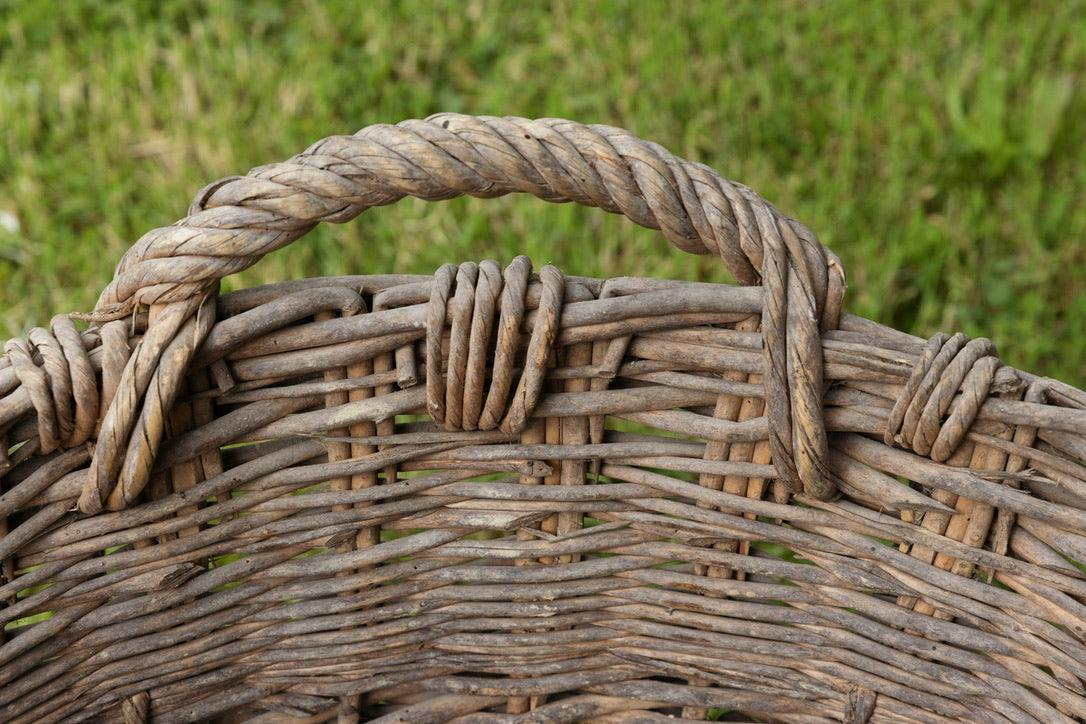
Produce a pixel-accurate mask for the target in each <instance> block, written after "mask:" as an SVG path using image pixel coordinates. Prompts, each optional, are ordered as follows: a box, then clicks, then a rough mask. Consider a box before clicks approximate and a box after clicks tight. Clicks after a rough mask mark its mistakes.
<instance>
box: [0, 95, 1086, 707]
mask: <svg viewBox="0 0 1086 724" xmlns="http://www.w3.org/2000/svg"><path fill="white" fill-rule="evenodd" d="M511 192H525V193H530V194H533V195H535V196H538V197H539V198H541V199H543V200H546V201H553V202H558V201H576V202H578V203H581V204H586V205H590V206H598V207H600V208H602V209H604V210H606V211H610V212H613V213H621V214H625V215H626V216H628V217H629V218H630V219H631V220H632V221H634V222H636V223H638V224H641V225H643V226H647V227H651V228H658V229H661V230H662V231H663V232H664V234H665V236H666V237H667V238H668V239H669V240H670V241H671V242H672V243H674V244H675V245H677V246H678V247H680V248H682V249H684V250H686V251H691V252H694V253H712V254H717V255H719V256H720V257H721V258H722V259H723V261H724V263H725V264H726V265H727V268H728V269H729V270H730V271H731V273H732V274H733V276H734V277H735V278H736V279H737V280H738V281H739V282H741V283H742V284H744V285H746V286H738V287H732V286H727V285H710V284H695V283H686V282H681V281H667V280H660V279H630V278H623V279H611V280H607V281H601V280H596V279H586V278H580V277H570V276H563V275H562V274H561V273H560V272H559V271H558V270H557V269H555V268H554V267H553V266H550V265H548V266H545V267H543V268H541V269H539V270H538V273H537V274H533V273H532V269H531V264H530V262H529V261H528V260H527V259H526V258H524V257H518V258H516V259H513V260H512V261H511V262H510V263H509V264H508V266H506V267H505V268H504V269H502V268H501V267H500V266H499V265H498V264H496V263H495V262H492V261H484V262H481V263H479V264H475V263H465V264H461V265H460V266H458V267H457V266H452V265H447V266H444V267H442V268H441V269H439V270H438V271H437V273H436V274H435V275H434V276H432V277H429V276H396V275H380V276H350V277H335V278H326V279H307V280H301V281H293V282H288V283H283V284H274V285H270V286H265V287H259V288H255V289H248V290H245V291H239V292H233V293H230V294H225V295H222V296H219V295H218V294H217V289H218V281H219V279H220V278H222V277H224V276H226V275H227V274H230V273H232V272H235V271H237V270H239V269H242V268H245V267H248V266H250V265H252V264H254V263H255V262H257V261H258V260H259V259H260V257H261V256H262V255H264V254H266V253H268V252H269V251H271V250H273V249H276V248H279V247H282V246H285V245H286V244H289V243H290V242H292V241H294V240H295V239H297V238H298V237H300V236H302V235H303V234H305V233H306V232H307V231H308V230H309V229H311V228H313V226H314V225H315V224H316V223H317V222H319V221H333V222H344V221H347V220H349V219H351V218H353V217H354V216H356V215H357V214H359V213H360V212H362V211H363V210H365V209H367V208H369V207H371V206H379V205H384V204H390V203H393V202H395V201H397V200H398V199H400V198H402V197H403V196H405V195H412V196H417V197H421V198H424V199H433V200H439V199H447V198H451V197H454V196H458V195H461V194H469V195H472V196H480V197H484V198H489V197H495V196H501V195H503V194H507V193H511ZM843 290H844V278H843V274H842V271H841V268H840V264H839V263H838V260H837V259H836V257H835V256H834V255H833V254H832V253H831V252H829V251H828V250H827V249H825V248H824V247H823V246H822V245H821V244H820V243H819V242H818V241H817V240H816V239H815V237H814V235H813V234H811V232H810V231H809V230H807V228H806V227H804V226H803V225H802V224H800V223H798V222H796V221H794V220H793V219H790V218H787V217H786V216H784V215H782V214H781V213H780V211H778V210H777V209H776V208H775V207H774V206H772V205H771V204H769V203H767V202H765V201H763V200H762V199H761V198H759V197H758V196H757V195H756V194H754V193H753V192H752V191H750V190H749V189H747V188H745V187H743V186H740V185H738V184H734V183H732V182H730V181H727V180H725V179H724V178H722V177H721V176H720V175H719V174H718V173H716V172H715V171H713V170H712V169H710V168H707V167H706V166H703V165H699V164H695V163H690V162H688V161H684V160H682V159H679V158H676V157H674V156H672V155H671V154H669V153H668V152H667V151H665V150H664V149H662V148H661V147H659V146H657V145H655V144H651V143H646V142H644V141H642V140H640V139H638V138H636V137H634V136H632V135H631V134H629V133H627V132H625V131H622V130H618V129H615V128H608V127H602V126H588V127H586V126H582V125H578V124H575V123H571V122H568V121H561V120H539V121H528V120H523V119H515V118H508V119H497V118H474V117H465V116H458V115H439V116H435V117H433V118H430V119H428V120H426V121H408V122H405V123H402V124H400V125H398V126H374V127H371V128H367V129H365V130H363V131H361V132H359V133H358V134H357V135H355V136H351V137H333V138H328V139H325V140H323V141H321V142H319V143H317V144H316V145H314V146H313V147H311V148H310V149H309V150H308V151H306V152H305V153H303V154H301V155H299V156H296V157H294V158H292V159H290V160H289V161H287V162H285V163H281V164H275V165H271V166H265V167H261V168H258V169H255V170H253V171H252V172H250V173H249V175H248V176H245V177H231V178H227V179H223V180H222V181H219V182H217V183H214V184H212V185H211V186H209V187H207V188H206V189H204V190H203V191H202V192H200V194H199V195H198V197H197V199H196V201H195V202H194V204H193V206H192V208H191V211H190V214H189V216H188V217H187V218H185V219H183V220H181V221H179V222H178V223H177V224H175V225H174V226H171V227H168V228H163V229H157V230H155V231H152V232H150V233H149V234H147V235H146V236H144V237H143V238H142V239H141V240H140V241H139V242H138V243H137V244H136V245H135V246H134V247H133V248H132V249H131V250H130V251H129V252H128V254H127V255H126V256H125V258H124V260H123V261H122V262H121V264H120V265H119V267H118V269H117V275H116V278H115V279H114V281H113V282H112V283H111V284H110V285H109V286H108V287H107V288H106V290H105V292H104V293H103V295H102V297H101V299H100V301H99V303H98V306H97V308H96V311H95V313H94V315H91V316H92V317H93V319H92V324H91V326H90V327H89V328H87V329H84V330H81V331H80V330H78V329H77V328H76V326H75V325H74V323H73V322H72V321H71V319H69V318H68V317H64V316H62V317H57V318H56V319H54V321H53V326H52V330H51V331H46V330H43V329H36V330H34V331H32V332H31V333H30V334H29V339H28V341H24V340H21V339H16V340H12V341H10V342H8V343H7V345H6V347H5V349H6V352H7V354H6V357H5V358H4V360H3V362H2V363H0V393H2V394H3V397H2V398H0V434H2V436H3V437H4V438H5V440H4V444H3V445H2V446H0V452H2V453H3V454H4V458H3V460H2V462H3V467H2V469H0V483H2V495H0V525H2V526H3V528H0V535H2V538H0V562H2V576H3V578H2V581H0V584H2V585H0V590H2V593H3V595H2V597H0V614H2V616H3V621H4V623H5V628H4V640H3V643H2V646H0V719H2V720H3V721H4V722H9V723H12V724H14V723H17V722H27V723H29V722H35V723H36V722H58V721H64V722H77V721H110V722H112V721H117V722H121V721H123V722H132V723H134V722H148V721H152V722H182V721H186V722H187V721H221V722H238V721H248V722H281V721H296V720H301V721H306V722H325V721H329V722H330V721H336V722H357V721H380V722H459V723H462V724H467V723H469V722H470V723H476V722H477V723H480V724H482V723H487V724H489V723H490V722H522V721H535V722H596V723H598V724H603V723H605V722H658V721H664V720H670V719H673V718H682V719H691V720H693V719H701V720H704V719H706V718H709V719H721V720H727V721H759V722H811V723H814V722H830V721H846V722H852V723H856V724H859V723H861V722H933V723H934V722H992V723H993V724H994V723H995V722H1059V721H1083V720H1086V645H1084V637H1086V575H1084V574H1083V572H1082V569H1080V567H1079V565H1078V564H1077V563H1076V561H1086V468H1084V466H1083V464H1082V462H1081V461H1082V460H1083V459H1086V394H1083V393H1082V392H1080V391H1078V390H1076V389H1073V388H1071V387H1069V386H1067V385H1064V384H1061V383H1059V382H1054V381H1052V380H1048V379H1043V378H1038V377H1035V376H1032V375H1029V374H1026V373H1023V372H1020V371H1018V370H1014V369H1011V368H1009V367H1006V366H1003V365H1002V364H1001V363H1000V362H999V360H998V359H997V357H996V356H995V351H994V350H993V348H992V345H991V344H990V343H989V342H988V341H987V340H984V339H975V340H969V339H968V338H966V337H965V336H964V335H960V334H959V335H955V336H947V335H943V334H940V335H937V336H936V337H934V338H933V339H931V340H928V341H924V340H921V339H917V338H915V337H912V336H910V335H907V334H903V333H901V332H898V331H894V330H892V329H888V328H885V327H883V326H880V325H878V324H875V323H873V322H870V321H866V320H863V319H859V318H856V317H853V316H850V315H847V314H841V313H840V306H841V300H842V296H843Z"/></svg>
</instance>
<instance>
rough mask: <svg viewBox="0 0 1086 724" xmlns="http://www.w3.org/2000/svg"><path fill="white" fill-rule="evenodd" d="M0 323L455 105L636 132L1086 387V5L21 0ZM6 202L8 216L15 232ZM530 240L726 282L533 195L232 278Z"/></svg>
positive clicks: (1, 81) (409, 204)
mask: <svg viewBox="0 0 1086 724" xmlns="http://www.w3.org/2000/svg"><path fill="white" fill-rule="evenodd" d="M0 18H2V19H3V22H0V135H2V139H3V140H2V143H0V216H2V213H3V212H7V213H8V214H11V215H13V218H14V220H15V221H17V224H18V228H17V229H16V228H14V227H15V224H13V223H10V220H11V219H10V218H9V223H7V224H6V226H7V227H12V228H8V229H6V230H5V229H4V228H3V227H4V226H5V225H4V224H0V309H3V314H2V319H0V323H2V327H0V334H2V335H3V336H4V337H5V338H6V337H9V336H14V335H19V334H23V333H24V332H25V331H26V329H28V328H29V327H31V326H34V325H42V324H46V323H48V320H49V318H50V317H51V316H52V314H54V313H57V312H64V311H71V310H88V309H89V308H90V307H91V306H92V305H93V303H94V300H95V298H96V297H97V293H98V292H99V290H100V289H101V287H102V286H104V284H105V283H106V282H107V281H108V279H109V278H110V276H111V271H112V267H113V265H114V264H115V263H116V261H117V260H118V259H119V258H120V257H121V255H122V254H123V252H124V250H125V249H126V248H127V246H128V245H129V244H130V243H131V242H133V241H135V240H136V239H137V238H138V237H139V236H140V235H141V234H142V233H143V232H144V231H146V230H147V229H150V228H152V227H155V226H161V225H165V224H169V223H172V222H173V221H174V220H176V219H177V218H180V217H181V216H183V215H184V212H185V209H186V208H187V205H188V202H189V200H190V199H191V197H192V195H193V194H194V193H195V191H196V190H197V189H199V188H200V187H202V186H203V185H204V184H205V183H207V182H209V181H211V180H213V179H216V178H219V177H221V176H225V175H229V174H233V173H243V172H244V171H246V170H247V169H249V168H250V167H252V166H254V165H260V164H263V163H268V162H272V161H278V160H283V159H285V158H287V157H288V156H290V155H292V154H294V153H296V152H298V151H300V150H302V149H304V148H305V147H306V146H308V145H309V144H310V143H312V142H313V141H315V140H318V139H320V138H322V137H324V136H327V135H332V134H337V133H351V132H354V131H355V130H357V129H358V128H361V127H363V126H366V125H370V124H373V123H384V122H387V123H395V122H397V121H400V120H403V119H405V118H417V117H425V116H427V115H429V114H431V113H434V112H437V111H445V110H448V111H459V112H465V113H479V114H493V115H519V116H528V117H538V116H563V117H569V118H573V119H575V120H579V121H582V122H586V123H608V124H613V125H618V126H623V127H626V128H629V129H630V130H632V131H634V132H635V133H637V134H639V135H641V136H642V137H645V138H648V139H651V140H655V141H657V142H659V143H661V144H663V145H664V146H666V147H667V148H669V149H670V150H672V151H673V152H675V153H677V154H679V155H681V156H684V157H686V158H690V159H692V160H697V161H702V162H704V163H707V164H709V165H711V166H713V167H715V168H717V169H719V170H721V171H722V172H723V173H724V174H725V175H726V176H728V177H729V178H733V179H735V180H738V181H741V182H743V183H745V184H747V185H749V186H751V187H753V188H754V189H756V190H757V191H758V192H759V193H761V194H762V195H763V196H765V197H767V198H768V199H770V200H771V201H773V202H774V203H776V204H777V205H778V206H780V207H781V208H782V209H784V210H785V212H786V213H789V214H791V215H793V216H795V217H797V218H799V219H801V220H803V221H804V222H805V223H806V224H807V225H808V226H810V227H811V228H812V229H813V230H814V231H815V232H816V233H817V234H818V235H819V237H820V238H821V239H822V241H823V242H825V243H827V244H828V245H830V246H831V247H832V248H833V249H834V250H835V251H836V252H837V253H838V254H839V255H840V256H841V257H842V259H843V260H844V263H845V268H846V270H847V272H848V274H849V281H850V292H849V296H848V299H847V301H846V308H847V310H848V311H851V312H854V313H856V314H861V315H863V316H866V317H869V318H872V319H875V320H877V321H880V322H882V323H884V324H888V325H891V326H894V327H897V328H900V329H904V330H907V331H910V332H913V333H916V334H919V335H924V336H927V335H930V334H932V333H934V332H935V331H937V330H940V329H942V330H946V331H952V332H953V331H959V330H960V331H964V332H966V333H968V334H970V335H973V336H979V335H985V336H989V337H991V338H992V339H993V340H994V341H995V342H996V344H997V346H998V348H999V349H1000V352H1001V355H1002V357H1003V358H1004V359H1005V360H1006V361H1007V362H1008V363H1010V364H1013V365H1015V366H1019V367H1022V368H1024V369H1027V370H1029V371H1032V372H1036V373H1039V374H1047V375H1051V376H1056V377H1060V378H1062V379H1065V380H1067V381H1069V382H1071V383H1073V384H1075V385H1077V386H1079V387H1086V325H1084V324H1083V320H1084V319H1086V285H1084V283H1083V281H1082V280H1083V279H1084V276H1086V274H1084V273H1086V124H1084V123H1083V122H1082V119H1083V118H1086V95H1084V93H1083V88H1084V81H1086V5H1084V4H1083V3H1082V2H1078V1H1077V0H1076V1H1073V2H1042V3H1026V2H1002V1H994V2H939V3H898V2H891V3H869V2H864V1H863V0H840V1H838V2H831V3H807V2H799V1H798V0H796V1H792V2H778V3H765V2H751V1H749V0H742V1H736V2H729V3H718V2H689V3H650V2H622V1H619V0H615V1H613V2H606V1H585V0H581V1H579V2H560V1H555V2H551V3H540V2H523V1H521V2H511V1H510V2H483V1H481V0H466V1H465V2H461V3H449V4H443V3H442V4H432V5H431V4H429V3H414V2H389V1H388V0H372V1H371V2H367V3H364V4H363V3H353V2H347V1H345V0H338V1H326V2H316V1H315V0H314V1H309V2H294V3H286V2H283V3H271V2H250V3H235V2H216V1H214V0H207V1H204V2H200V1H194V0H183V1H176V0H165V1H162V2H154V1H152V0H134V1H132V2H125V3H100V2H96V1H93V0H71V1H70V2H64V3H60V2H56V3H51V2H40V1H29V2H16V1H13V0H0ZM2 220H3V219H2V218H0V221H2ZM521 252H523V253H528V254H529V255H531V256H532V257H533V259H534V260H535V261H536V262H537V263H543V262H545V261H554V262H555V263H557V264H558V265H559V266H560V267H561V268H562V269H563V270H564V271H566V272H568V273H571V274H585V275H593V276H618V275H622V274H641V275H647V276H656V277H674V278H684V279H700V280H715V281H723V280H725V279H726V275H725V274H724V273H723V271H722V270H721V268H720V267H721V265H720V263H719V261H715V260H713V259H707V258H700V257H699V258H695V257H689V256H684V255H683V254H682V253H681V252H678V251H676V250H674V249H672V248H670V247H669V246H668V245H667V244H666V242H664V241H663V240H662V238H661V237H659V236H658V235H657V234H656V233H655V232H650V231H646V230H642V229H636V228H633V227H632V225H631V224H630V223H629V222H627V221H625V220H624V219H621V218H617V217H611V216H609V215H607V214H604V213H602V212H599V211H598V210H593V209H581V208H575V207H572V206H557V207H556V206H547V205H545V204H543V203H542V202H539V201H536V200H534V199H501V200H495V201H485V202H483V201H478V200H457V201H453V202H446V203H443V204H430V205H427V204H423V203H422V202H415V201H410V200H409V201H405V202H402V203H400V204H397V205H396V206H393V207H390V208H384V209H375V210H373V211H370V212H368V213H366V214H364V215H363V217H362V218H361V219H359V220H358V221H355V222H353V223H351V224H349V225H346V226H344V227H322V228H320V229H318V230H316V231H315V232H313V233H311V234H310V235H309V237H307V238H306V239H305V240H304V241H302V242H300V243H299V244H297V245H295V247H292V248H290V249H287V250H284V251H281V252H277V253H276V254H274V255H272V256H271V257H269V258H268V259H265V260H264V261H263V262H262V263H261V264H260V265H258V266H257V267H256V268H255V269H253V270H250V271H248V272H245V273H244V274H242V275H240V276H239V277H237V278H234V279H232V280H231V281H230V284H231V285H233V286H248V285H252V284H255V283H260V282H263V281H267V280H276V279H288V278H296V277H303V276H314V275H321V274H333V273H347V272H352V273H369V272H388V271H392V270H397V271H405V272H419V273H430V272H432V271H433V270H434V269H435V268H436V267H437V266H439V265H440V264H441V263H444V262H447V261H461V260H464V259H481V258H484V257H486V256H490V257H494V258H498V259H501V260H508V259H509V258H511V257H512V256H513V255H514V254H516V253H521Z"/></svg>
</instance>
